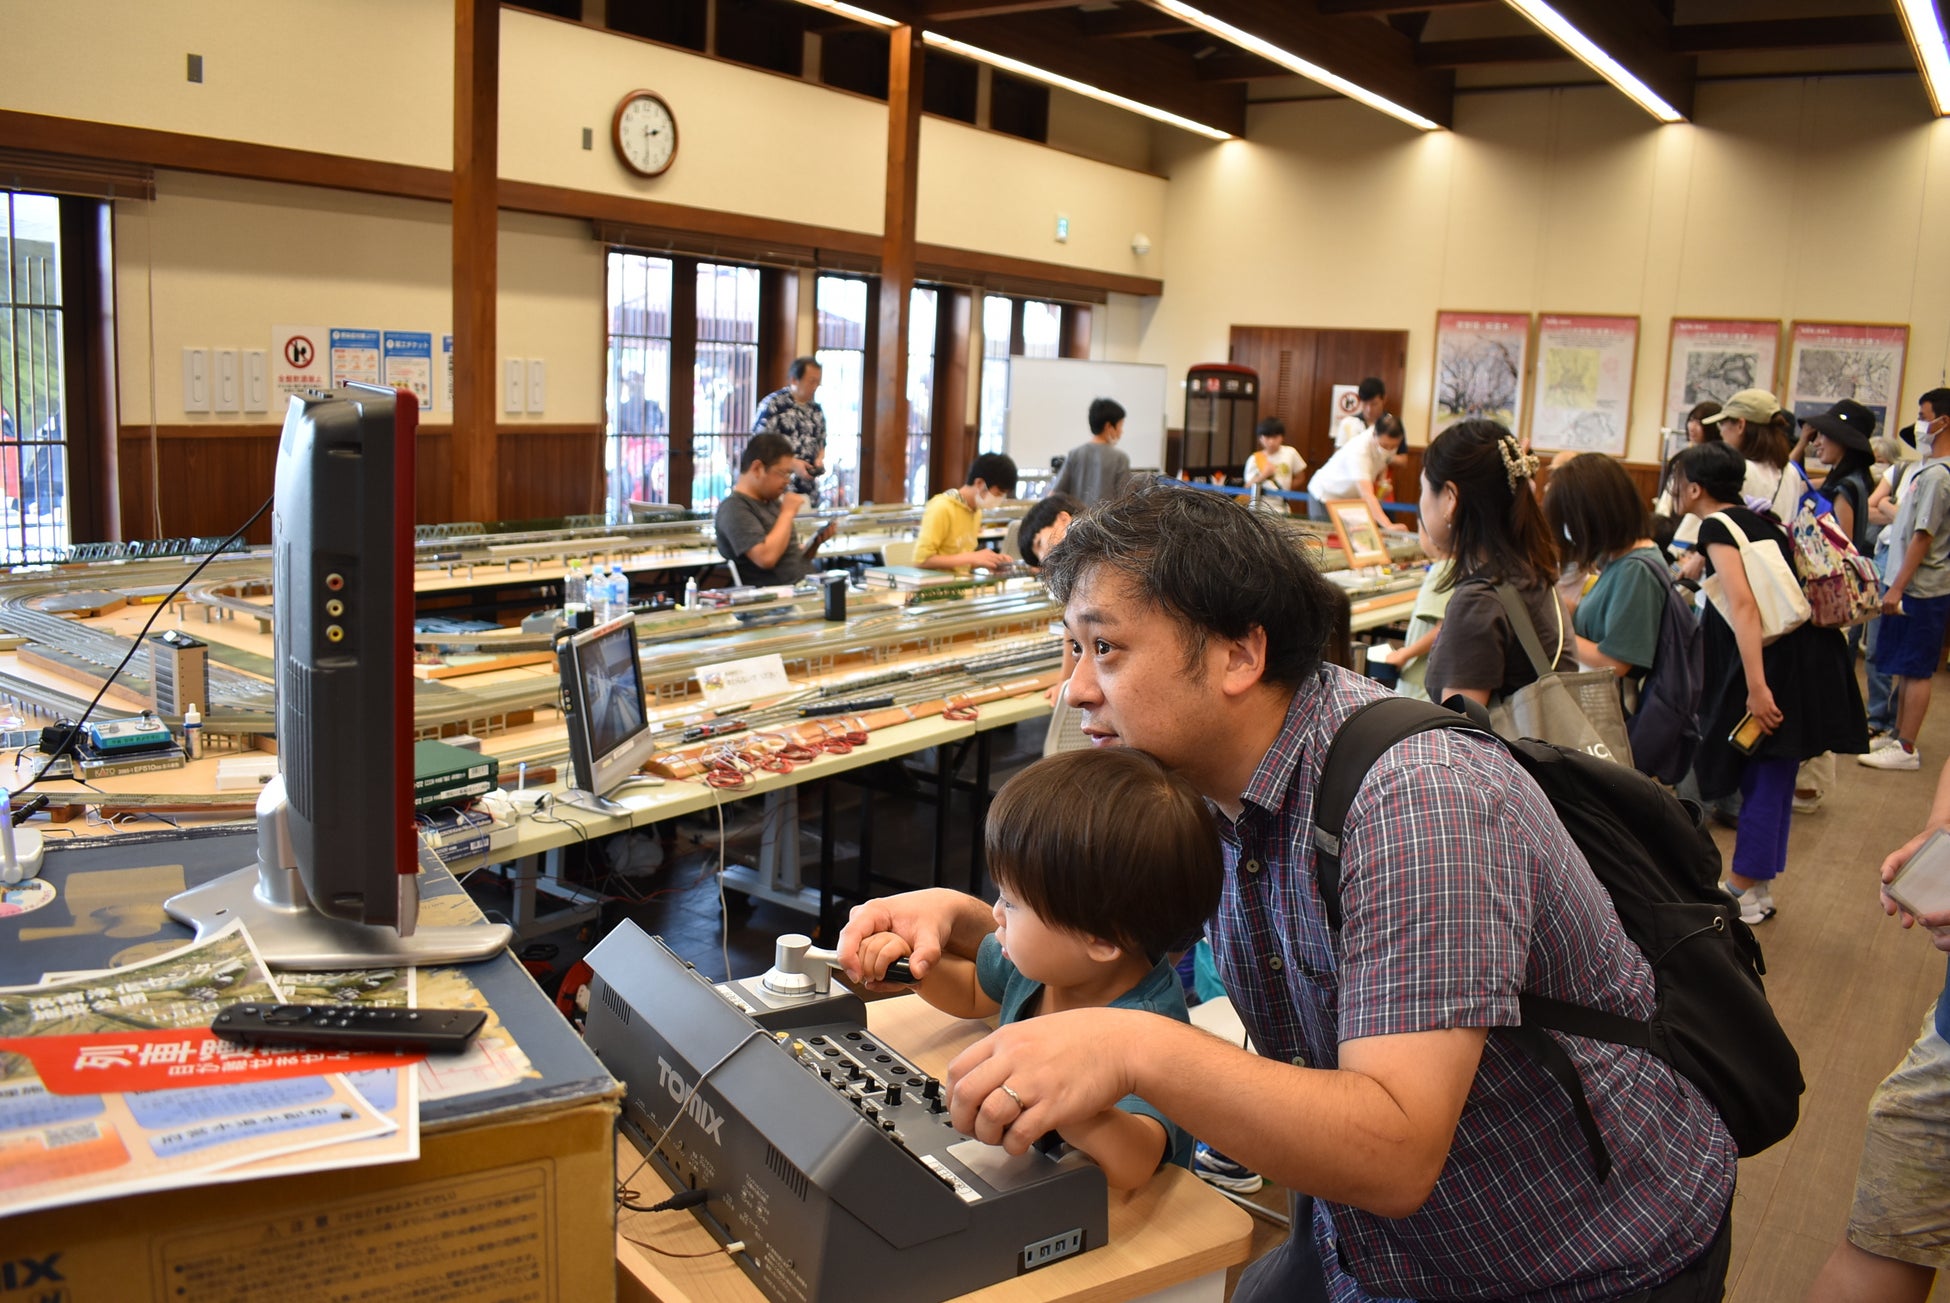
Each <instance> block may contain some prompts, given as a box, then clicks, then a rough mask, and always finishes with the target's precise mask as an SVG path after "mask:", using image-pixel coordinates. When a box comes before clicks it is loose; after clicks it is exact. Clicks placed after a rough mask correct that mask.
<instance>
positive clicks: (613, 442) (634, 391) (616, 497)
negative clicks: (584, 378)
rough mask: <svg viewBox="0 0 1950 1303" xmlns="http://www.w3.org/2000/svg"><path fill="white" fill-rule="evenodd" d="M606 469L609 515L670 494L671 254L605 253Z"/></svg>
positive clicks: (623, 516)
mask: <svg viewBox="0 0 1950 1303" xmlns="http://www.w3.org/2000/svg"><path fill="white" fill-rule="evenodd" d="M608 271H609V277H608V280H609V365H608V373H609V374H608V385H607V389H608V400H607V404H606V407H607V410H608V418H609V419H608V423H607V427H606V429H607V434H608V437H607V439H605V441H604V449H603V466H604V470H605V471H606V472H607V474H608V483H609V491H608V500H609V512H610V518H611V519H612V520H627V519H629V504H630V502H632V501H638V502H668V501H669V500H670V284H671V264H670V259H668V258H650V257H646V256H644V255H643V254H640V253H624V252H621V251H612V252H611V253H610V255H609V268H608Z"/></svg>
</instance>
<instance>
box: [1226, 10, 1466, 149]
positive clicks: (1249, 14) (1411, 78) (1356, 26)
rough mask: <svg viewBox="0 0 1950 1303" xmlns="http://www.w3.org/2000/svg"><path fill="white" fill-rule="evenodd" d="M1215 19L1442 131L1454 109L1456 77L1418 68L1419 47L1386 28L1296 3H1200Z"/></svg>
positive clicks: (1448, 73) (1441, 71) (1435, 70)
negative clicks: (1438, 125) (1437, 125)
mask: <svg viewBox="0 0 1950 1303" xmlns="http://www.w3.org/2000/svg"><path fill="white" fill-rule="evenodd" d="M1195 3H1196V4H1197V7H1198V8H1199V9H1201V10H1203V11H1204V12H1205V13H1207V14H1210V15H1211V16H1212V17H1214V18H1217V19H1220V20H1221V21H1223V22H1227V23H1230V24H1231V25H1233V26H1234V27H1237V28H1239V29H1240V30H1242V31H1245V32H1249V33H1251V34H1252V35H1254V36H1257V37H1259V38H1260V39H1261V40H1264V41H1269V42H1271V43H1272V44H1274V45H1277V46H1279V47H1280V48H1281V49H1283V50H1287V51H1290V52H1291V53H1293V54H1296V55H1298V56H1299V57H1301V58H1303V59H1306V60H1308V61H1309V62H1311V63H1314V64H1318V65H1319V66H1320V67H1322V68H1324V69H1326V70H1327V71H1328V72H1331V73H1334V74H1336V75H1337V76H1341V77H1345V78H1346V79H1347V80H1348V81H1351V82H1353V83H1354V84H1355V85H1357V86H1361V87H1364V88H1366V89H1367V90H1370V91H1372V92H1374V93H1375V94H1377V95H1380V96H1382V97H1383V98H1385V99H1388V100H1391V101H1393V102H1394V103H1396V104H1399V105H1401V106H1402V107H1403V108H1406V109H1410V110H1412V111H1414V112H1416V113H1419V114H1421V115H1422V116H1423V117H1425V118H1428V119H1430V120H1431V121H1434V122H1439V123H1441V124H1442V125H1443V126H1448V125H1449V123H1450V121H1451V120H1452V118H1453V115H1454V109H1455V76H1454V74H1453V73H1450V72H1448V71H1446V70H1441V69H1431V68H1418V67H1416V66H1415V44H1416V43H1415V42H1414V41H1412V40H1410V39H1409V38H1408V37H1407V36H1405V35H1403V34H1402V33H1401V32H1398V31H1396V30H1395V29H1394V28H1392V27H1390V26H1388V25H1387V24H1385V23H1367V22H1344V21H1342V20H1341V19H1339V18H1327V17H1322V16H1321V15H1320V14H1318V13H1310V12H1308V11H1306V10H1305V9H1303V8H1302V7H1301V6H1300V5H1298V4H1295V3H1293V0H1195Z"/></svg>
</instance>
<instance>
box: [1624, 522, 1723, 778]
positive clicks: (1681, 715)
mask: <svg viewBox="0 0 1950 1303" xmlns="http://www.w3.org/2000/svg"><path fill="white" fill-rule="evenodd" d="M1637 559H1638V561H1639V562H1640V563H1641V564H1643V565H1644V566H1645V567H1646V569H1648V570H1650V571H1652V573H1653V574H1655V575H1657V576H1658V577H1659V583H1660V585H1661V587H1663V588H1664V589H1665V594H1666V609H1665V611H1664V612H1663V613H1662V614H1661V615H1660V617H1659V642H1658V647H1657V649H1656V650H1655V651H1654V652H1653V653H1652V669H1651V671H1650V672H1649V673H1648V674H1647V675H1646V676H1645V682H1644V683H1642V684H1640V685H1639V704H1638V709H1637V710H1634V711H1633V712H1632V713H1631V715H1630V716H1629V717H1628V718H1627V719H1626V721H1625V735H1626V736H1627V737H1629V738H1630V739H1631V741H1632V766H1633V768H1635V769H1637V770H1638V771H1639V772H1640V773H1642V774H1650V775H1651V776H1652V777H1654V778H1656V779H1658V780H1659V781H1660V782H1662V783H1677V782H1678V781H1679V780H1680V779H1682V778H1684V777H1685V776H1686V774H1687V772H1688V771H1689V770H1691V769H1692V767H1693V753H1694V752H1696V751H1698V750H1699V736H1700V735H1699V696H1700V688H1701V686H1702V685H1703V684H1704V683H1705V682H1706V654H1705V651H1704V635H1703V633H1702V632H1701V630H1700V623H1699V617H1698V616H1697V615H1695V614H1694V613H1693V606H1692V603H1691V602H1688V601H1687V600H1686V597H1685V595H1684V594H1683V593H1681V592H1680V591H1679V587H1678V585H1676V584H1674V583H1673V582H1672V574H1671V572H1670V571H1668V570H1667V569H1666V568H1665V566H1663V565H1661V564H1660V563H1659V562H1657V561H1654V560H1653V559H1652V558H1651V557H1649V556H1639V557H1638V558H1637Z"/></svg>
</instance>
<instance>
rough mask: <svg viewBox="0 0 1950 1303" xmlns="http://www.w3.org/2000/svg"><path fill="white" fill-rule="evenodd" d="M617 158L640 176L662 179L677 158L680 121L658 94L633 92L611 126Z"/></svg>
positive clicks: (625, 99)
mask: <svg viewBox="0 0 1950 1303" xmlns="http://www.w3.org/2000/svg"><path fill="white" fill-rule="evenodd" d="M610 138H611V140H612V141H613V142H614V143H615V145H616V157H617V158H619V159H621V160H622V162H623V166H624V167H627V168H629V169H630V171H632V172H634V173H636V174H637V175H638V176H662V175H663V174H664V173H665V172H666V171H668V170H669V168H670V164H671V161H672V160H673V159H675V158H676V157H677V118H676V116H675V115H674V114H672V113H671V111H670V105H668V104H666V103H664V99H663V96H661V95H659V94H657V93H656V92H655V91H648V90H633V91H631V92H630V93H629V94H628V95H625V96H624V97H623V100H622V102H621V103H619V104H618V105H617V106H616V118H615V121H614V122H612V123H611V125H610Z"/></svg>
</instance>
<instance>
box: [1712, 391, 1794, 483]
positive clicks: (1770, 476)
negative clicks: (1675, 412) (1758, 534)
mask: <svg viewBox="0 0 1950 1303" xmlns="http://www.w3.org/2000/svg"><path fill="white" fill-rule="evenodd" d="M1704 424H1706V425H1717V426H1718V427H1719V429H1720V437H1721V438H1722V439H1725V440H1726V441H1727V442H1728V443H1730V444H1732V445H1733V446H1734V447H1736V448H1738V449H1739V450H1740V455H1741V456H1742V457H1745V458H1746V459H1747V477H1746V479H1745V480H1744V481H1743V482H1742V483H1741V485H1740V493H1741V496H1743V497H1748V498H1765V499H1767V500H1769V501H1772V500H1773V498H1774V491H1775V490H1776V489H1778V488H1780V487H1781V472H1782V471H1783V470H1785V469H1786V468H1787V464H1788V454H1789V452H1790V451H1792V449H1793V447H1794V440H1793V439H1792V438H1790V437H1789V435H1788V414H1787V413H1786V412H1784V411H1782V410H1781V404H1780V401H1779V400H1778V399H1776V398H1775V397H1774V395H1772V394H1770V393H1768V392H1767V391H1766V390H1765V389H1742V390H1741V391H1740V392H1739V393H1737V394H1735V395H1733V397H1731V398H1729V399H1727V400H1726V402H1724V403H1722V404H1721V405H1720V410H1719V411H1718V412H1716V413H1714V414H1713V415H1712V416H1709V417H1707V418H1706V419H1705V421H1704Z"/></svg>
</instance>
